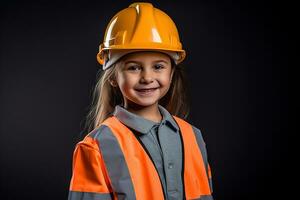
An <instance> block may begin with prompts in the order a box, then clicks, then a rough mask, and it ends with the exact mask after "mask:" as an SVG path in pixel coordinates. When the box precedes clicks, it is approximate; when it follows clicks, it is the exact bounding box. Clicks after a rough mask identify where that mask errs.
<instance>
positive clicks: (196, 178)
mask: <svg viewBox="0 0 300 200" xmlns="http://www.w3.org/2000/svg"><path fill="white" fill-rule="evenodd" d="M173 117H174V119H175V121H176V122H177V124H178V126H179V128H180V133H181V136H182V140H183V147H184V148H183V151H184V155H183V162H184V166H183V182H184V184H183V185H184V196H185V198H186V199H187V200H191V199H202V197H203V199H212V196H211V193H212V191H211V188H210V184H209V181H211V173H210V168H209V166H205V164H204V162H203V158H202V154H201V151H200V149H199V146H198V144H197V140H196V137H195V134H194V132H193V129H192V126H191V125H190V124H189V123H188V122H186V121H184V120H183V119H180V118H178V117H176V116H173ZM103 125H105V126H106V127H108V128H109V129H110V131H111V133H112V137H110V139H107V140H106V141H105V143H104V142H103V143H101V142H102V141H101V139H100V140H99V139H97V138H99V136H101V131H98V133H95V132H97V130H99V128H100V127H101V126H103ZM101 126H100V127H99V128H98V129H95V130H94V131H92V132H91V133H93V134H94V136H92V135H93V134H91V133H89V134H88V135H87V136H86V137H85V138H84V139H83V140H82V141H81V142H79V143H78V144H77V145H76V148H75V151H74V154H73V175H72V179H71V183H70V192H73V193H76V195H80V196H81V197H82V199H84V197H87V196H89V198H88V199H93V198H91V197H93V195H96V196H97V195H98V196H97V198H95V199H120V198H121V196H122V195H123V196H122V198H124V197H125V196H126V197H127V198H128V199H138V200H140V199H141V200H163V199H164V192H163V188H162V185H161V182H160V178H159V175H158V172H157V171H156V168H155V166H154V164H153V162H152V161H151V158H150V157H149V155H148V154H147V153H146V151H145V149H144V148H143V146H142V145H141V143H140V142H139V141H138V139H137V138H136V137H135V135H134V133H133V132H132V131H131V130H130V129H129V128H128V127H126V126H125V125H124V124H122V123H121V122H120V121H119V120H118V119H117V118H116V117H115V116H111V117H109V118H107V119H106V120H105V121H104V122H103V123H102V124H101ZM113 140H116V141H117V143H118V146H119V148H120V150H121V152H122V153H121V154H122V155H114V149H116V148H115V147H113V142H112V143H111V141H113ZM104 147H105V148H106V147H107V148H112V149H111V150H112V151H111V150H105V149H103V148H104ZM87 149H88V151H87ZM102 150H103V151H102ZM104 151H107V153H106V154H107V156H106V157H107V159H106V158H105V156H104V153H103V152H104ZM114 156H115V157H114ZM109 159H112V162H110V161H107V160H109ZM122 160H124V163H126V164H125V165H127V166H126V170H128V172H129V173H128V176H129V179H130V180H129V181H130V182H131V183H132V186H133V187H131V188H130V187H129V186H128V187H129V188H127V191H128V193H127V192H124V191H118V188H124V187H127V186H126V185H130V184H124V185H125V186H124V185H121V184H119V185H116V184H115V185H114V180H113V179H116V177H117V178H118V181H119V182H120V179H122V177H123V178H124V183H125V182H126V180H127V179H126V177H125V175H124V173H121V172H119V170H121V169H119V168H118V165H117V164H118V162H122ZM106 161H107V163H106ZM112 169H113V170H112ZM118 173H119V174H118ZM125 190H126V189H125ZM124 193H127V194H124ZM129 193H130V194H129ZM72 195H73V196H74V195H75V194H70V193H69V199H72V197H70V196H72ZM101 195H106V196H105V198H104V196H103V198H101ZM207 197H209V198H207ZM74 199H75V198H74ZM76 199H79V198H78V197H77V198H76Z"/></svg>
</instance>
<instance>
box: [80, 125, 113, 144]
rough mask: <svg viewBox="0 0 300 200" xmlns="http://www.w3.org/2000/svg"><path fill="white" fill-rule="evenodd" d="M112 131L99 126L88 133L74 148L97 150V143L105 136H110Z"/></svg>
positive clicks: (106, 127) (105, 126)
mask: <svg viewBox="0 0 300 200" xmlns="http://www.w3.org/2000/svg"><path fill="white" fill-rule="evenodd" d="M111 133H112V131H111V129H110V128H109V126H107V125H104V124H101V125H100V126H99V127H97V128H95V129H94V130H92V131H90V132H89V133H88V134H86V135H85V137H84V138H83V139H82V140H81V141H79V142H78V143H77V144H76V148H79V147H80V148H85V149H94V150H98V149H99V146H98V145H99V141H100V140H102V138H103V137H105V136H107V135H111Z"/></svg>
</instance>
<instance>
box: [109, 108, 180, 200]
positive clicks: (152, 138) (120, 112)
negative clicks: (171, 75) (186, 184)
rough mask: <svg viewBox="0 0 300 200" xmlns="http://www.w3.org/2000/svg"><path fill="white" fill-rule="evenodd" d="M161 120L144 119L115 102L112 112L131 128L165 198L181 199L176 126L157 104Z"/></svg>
mask: <svg viewBox="0 0 300 200" xmlns="http://www.w3.org/2000/svg"><path fill="white" fill-rule="evenodd" d="M158 107H159V111H160V113H161V115H162V116H163V119H162V121H161V122H159V123H156V122H154V121H151V120H148V119H145V118H143V117H141V116H139V115H136V114H134V113H131V112H129V111H128V110H126V109H125V108H123V107H122V106H121V105H117V106H116V107H115V110H114V112H113V115H114V116H115V117H117V118H118V119H119V120H120V121H121V122H122V123H123V124H124V125H126V126H127V127H129V128H130V129H134V130H135V131H136V132H138V133H136V134H137V136H138V137H139V139H140V141H142V143H143V146H144V147H145V148H146V150H147V151H148V152H149V154H150V156H151V158H152V160H153V162H154V165H155V167H156V169H157V171H158V174H159V177H160V179H161V183H162V187H163V190H164V193H165V194H166V195H167V196H166V197H165V198H166V199H168V200H173V199H174V200H175V199H176V200H178V199H183V183H182V177H181V173H182V141H181V137H180V133H179V127H178V125H177V123H176V122H175V121H174V118H173V117H172V115H171V114H170V113H169V112H168V111H167V110H166V109H165V108H164V107H163V106H161V105H158Z"/></svg>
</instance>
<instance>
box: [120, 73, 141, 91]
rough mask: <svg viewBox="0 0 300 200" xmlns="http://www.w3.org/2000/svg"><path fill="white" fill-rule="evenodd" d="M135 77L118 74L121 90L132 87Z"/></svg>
mask: <svg viewBox="0 0 300 200" xmlns="http://www.w3.org/2000/svg"><path fill="white" fill-rule="evenodd" d="M135 79H136V78H135V77H134V76H132V75H128V74H119V76H118V79H117V80H118V84H119V87H120V88H121V90H122V89H123V90H126V89H129V88H130V87H132V86H133V85H134V83H135Z"/></svg>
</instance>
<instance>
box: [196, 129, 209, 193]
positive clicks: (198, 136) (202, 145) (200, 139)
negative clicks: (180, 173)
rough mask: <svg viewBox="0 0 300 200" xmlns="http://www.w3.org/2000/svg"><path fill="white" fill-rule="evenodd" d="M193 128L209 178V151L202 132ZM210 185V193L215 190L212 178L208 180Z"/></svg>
mask: <svg viewBox="0 0 300 200" xmlns="http://www.w3.org/2000/svg"><path fill="white" fill-rule="evenodd" d="M192 127H193V131H194V134H195V136H196V140H197V143H198V147H199V149H200V151H201V154H202V158H203V163H204V164H205V169H206V175H207V177H208V159H207V151H206V147H205V142H204V140H203V137H202V134H201V131H200V130H199V129H197V128H196V127H194V126H192ZM208 183H209V187H210V191H211V192H212V191H213V188H212V180H211V178H208Z"/></svg>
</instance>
